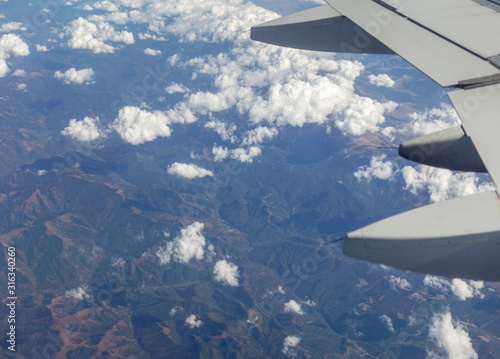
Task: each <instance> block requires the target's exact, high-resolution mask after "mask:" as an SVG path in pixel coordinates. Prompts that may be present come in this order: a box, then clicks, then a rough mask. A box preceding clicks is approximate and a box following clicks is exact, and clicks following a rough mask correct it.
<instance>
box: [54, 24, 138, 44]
mask: <svg viewBox="0 0 500 359" xmlns="http://www.w3.org/2000/svg"><path fill="white" fill-rule="evenodd" d="M98 19H99V18H96V21H95V22H92V21H89V20H86V19H84V18H82V17H79V18H78V19H76V20H73V21H72V22H71V23H70V24H69V25H68V26H66V27H65V29H64V30H65V34H66V36H67V37H68V38H69V40H68V45H69V47H71V48H73V49H87V50H92V51H93V52H94V53H112V52H114V51H115V48H114V47H113V46H111V45H109V44H106V43H105V41H112V42H122V43H124V44H133V43H134V36H133V35H132V33H131V32H128V31H116V30H115V29H114V28H113V27H112V26H111V25H110V24H108V23H107V22H105V21H102V20H101V21H98Z"/></svg>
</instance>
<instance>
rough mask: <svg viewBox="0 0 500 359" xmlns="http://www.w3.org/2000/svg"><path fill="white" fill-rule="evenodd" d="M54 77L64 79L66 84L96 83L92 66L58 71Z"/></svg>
mask: <svg viewBox="0 0 500 359" xmlns="http://www.w3.org/2000/svg"><path fill="white" fill-rule="evenodd" d="M54 77H55V78H56V79H58V80H63V83H65V84H70V83H74V84H77V85H81V84H83V83H85V84H86V85H88V84H91V83H94V81H93V80H94V70H92V69H91V68H87V69H81V70H77V69H75V68H74V67H72V68H70V69H69V70H67V71H66V72H61V71H56V72H55V74H54Z"/></svg>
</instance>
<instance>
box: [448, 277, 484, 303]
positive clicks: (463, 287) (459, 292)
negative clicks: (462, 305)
mask: <svg viewBox="0 0 500 359" xmlns="http://www.w3.org/2000/svg"><path fill="white" fill-rule="evenodd" d="M483 286H484V283H483V282H481V281H478V282H476V281H470V285H469V284H467V282H466V281H464V280H462V279H459V278H455V279H453V280H452V281H451V291H452V292H453V294H455V295H456V296H457V297H458V299H460V300H461V301H464V300H466V299H467V298H473V297H475V296H477V297H479V298H484V294H483V293H481V289H482V288H483Z"/></svg>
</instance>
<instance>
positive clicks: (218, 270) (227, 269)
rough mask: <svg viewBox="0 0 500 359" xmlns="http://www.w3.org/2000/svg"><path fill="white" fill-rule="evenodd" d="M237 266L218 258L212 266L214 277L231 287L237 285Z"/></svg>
mask: <svg viewBox="0 0 500 359" xmlns="http://www.w3.org/2000/svg"><path fill="white" fill-rule="evenodd" d="M238 277H239V273H238V267H237V266H236V265H234V264H232V263H229V262H227V261H226V260H224V259H223V260H220V261H218V262H217V263H215V266H214V278H215V280H216V281H217V282H222V283H223V284H227V285H230V286H232V287H237V286H238Z"/></svg>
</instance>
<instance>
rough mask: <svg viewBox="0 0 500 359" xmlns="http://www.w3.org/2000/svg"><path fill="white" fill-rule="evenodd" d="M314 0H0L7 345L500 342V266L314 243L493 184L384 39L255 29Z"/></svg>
mask: <svg viewBox="0 0 500 359" xmlns="http://www.w3.org/2000/svg"><path fill="white" fill-rule="evenodd" d="M321 4H324V2H323V1H316V0H311V1H305V0H291V1H283V0H280V1H269V0H256V1H253V2H250V1H243V0H208V1H204V2H196V1H192V0H177V1H173V0H161V1H160V0H101V1H99V0H97V1H95V0H94V1H86V0H69V1H68V0H64V1H63V0H40V1H38V0H35V1H25V0H3V1H0V84H1V86H0V146H1V151H0V242H1V243H2V251H3V252H2V255H0V298H2V303H4V304H5V305H2V306H0V333H2V341H1V346H0V347H1V348H0V351H1V355H0V356H1V357H2V358H37V359H38V358H497V357H500V339H499V338H500V321H499V320H498V319H499V318H500V311H499V309H498V308H499V303H500V297H499V294H498V291H499V290H500V285H498V284H497V283H492V282H491V283H490V282H481V281H469V280H463V279H458V278H444V277H436V276H431V275H424V274H417V273H412V272H407V271H402V270H397V269H393V268H390V267H386V266H382V265H378V264H372V263H368V262H364V261H360V260H356V259H353V258H350V257H347V256H345V255H344V254H343V253H342V244H341V243H334V244H330V245H323V244H325V243H328V242H330V241H333V240H335V239H337V238H341V237H343V236H344V235H345V234H346V233H347V232H349V231H352V230H355V229H357V228H360V227H362V226H365V225H368V224H370V223H372V222H374V221H377V220H380V219H382V218H385V217H388V216H391V215H394V214H396V213H400V212H403V211H406V210H410V209H413V208H417V207H420V206H423V205H426V204H430V203H437V202H441V201H444V200H447V199H451V198H454V197H459V196H464V195H469V194H473V193H477V192H481V191H486V190H490V189H492V188H493V184H492V182H491V179H490V178H489V176H488V175H482V174H481V175H480V174H474V173H461V172H452V171H449V170H444V169H437V168H433V167H425V166H421V165H418V164H415V163H411V162H409V161H406V160H404V159H403V158H401V157H399V156H398V153H397V146H398V145H399V144H400V143H401V142H402V141H406V140H408V139H411V138H413V137H416V136H419V135H423V134H427V133H430V132H433V131H437V130H440V129H445V128H448V127H451V126H457V125H459V124H460V120H459V118H458V116H457V114H456V112H455V110H454V109H453V107H452V106H451V104H450V102H449V100H448V97H447V96H446V90H444V89H443V88H441V87H440V86H439V85H437V84H436V83H434V82H433V81H432V80H430V79H429V78H428V77H426V76H425V75H423V74H422V73H421V72H419V71H418V70H417V69H415V68H414V67H413V66H411V65H410V64H409V63H407V62H406V61H405V60H403V59H401V58H400V57H399V56H397V55H389V56H385V55H352V54H332V53H321V52H310V51H302V50H295V49H288V48H282V47H277V46H273V45H268V44H263V43H258V42H254V41H251V40H250V32H249V31H250V28H251V27H252V26H254V25H256V24H259V23H262V22H265V21H269V20H271V19H274V18H277V17H279V16H281V15H285V14H290V13H293V12H296V11H300V10H304V9H308V8H312V7H314V6H318V5H321ZM322 245H323V246H322ZM9 258H15V269H11V268H13V266H12V265H11V263H13V259H9ZM9 273H15V276H13V275H12V274H10V275H9ZM13 278H15V280H14V279H13ZM9 298H15V299H9ZM9 304H10V305H9ZM12 326H14V329H12ZM8 333H10V334H8Z"/></svg>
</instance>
